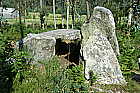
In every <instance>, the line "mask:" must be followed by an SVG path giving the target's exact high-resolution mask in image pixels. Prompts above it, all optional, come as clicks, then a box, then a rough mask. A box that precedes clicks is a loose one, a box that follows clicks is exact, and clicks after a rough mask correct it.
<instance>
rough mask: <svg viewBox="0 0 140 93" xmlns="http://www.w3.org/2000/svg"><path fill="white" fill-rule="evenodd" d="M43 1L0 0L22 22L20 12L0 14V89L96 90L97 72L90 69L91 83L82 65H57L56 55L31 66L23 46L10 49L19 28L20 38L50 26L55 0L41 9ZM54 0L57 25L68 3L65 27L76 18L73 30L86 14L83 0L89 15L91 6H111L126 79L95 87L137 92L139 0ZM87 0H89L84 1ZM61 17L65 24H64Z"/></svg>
mask: <svg viewBox="0 0 140 93" xmlns="http://www.w3.org/2000/svg"><path fill="white" fill-rule="evenodd" d="M41 1H44V0H0V7H3V8H9V7H13V8H15V9H17V10H20V12H21V22H22V24H19V18H18V17H17V18H14V19H4V18H3V19H0V93H51V92H54V93H63V92H64V93H79V92H81V93H89V91H95V92H97V91H96V90H97V89H96V88H97V86H98V85H96V83H95V82H96V80H97V79H98V77H97V76H96V75H95V74H93V73H92V72H91V79H90V83H87V81H86V80H85V78H84V74H83V65H82V64H81V65H76V66H70V67H68V68H65V69H64V68H62V67H61V65H60V63H61V61H60V60H59V58H58V57H54V58H53V59H52V60H50V61H46V60H44V61H43V62H40V63H39V64H38V65H31V59H32V58H31V57H30V55H29V54H28V53H27V52H26V51H18V50H15V49H14V47H15V46H14V45H15V43H16V42H17V41H18V40H19V39H21V28H22V30H23V32H24V37H25V36H26V35H27V34H29V33H40V32H47V31H50V30H54V19H53V18H54V14H53V11H52V10H53V9H52V5H53V4H52V3H53V1H52V0H45V1H46V2H44V3H43V8H40V6H41V5H40V2H41ZM55 1H56V6H55V8H56V14H55V17H56V25H57V29H61V28H66V21H67V20H66V18H67V15H66V9H67V6H68V5H69V6H70V11H69V28H72V24H73V17H74V24H73V25H74V27H73V28H74V29H81V25H82V24H83V23H84V22H85V20H86V19H87V16H86V15H87V11H88V8H87V7H88V6H87V4H89V11H90V15H91V14H92V11H93V8H94V7H95V6H97V5H98V6H104V7H106V8H109V9H110V10H111V11H112V12H113V15H114V17H115V22H116V24H117V25H116V33H117V37H118V41H119V47H120V54H121V55H120V56H118V60H119V63H120V67H121V70H122V71H123V75H124V76H125V78H126V80H127V82H128V84H127V85H125V86H119V85H99V86H100V87H99V88H101V89H104V90H112V91H115V89H116V90H122V91H124V92H129V93H140V84H138V83H137V82H135V81H133V80H131V78H132V76H133V74H134V73H135V72H140V71H139V68H138V57H140V25H138V24H140V23H138V22H139V19H137V20H136V18H139V15H138V14H137V13H138V12H139V9H140V6H139V4H140V2H134V1H136V0H69V2H66V0H65V1H64V0H55ZM86 1H87V2H88V3H85V2H86ZM137 1H139V0H137ZM68 3H69V4H68ZM134 5H135V7H136V8H135V7H134ZM72 7H73V8H72ZM132 7H133V9H134V12H133V14H134V16H133V18H132V25H131V26H129V27H128V23H127V22H128V13H129V10H130V8H132ZM73 10H74V11H73ZM0 11H1V10H0ZM42 12H45V21H44V24H45V28H44V29H42V28H41V27H40V25H41V23H40V14H41V13H42ZM73 15H74V16H73ZM2 17H3V16H2V14H1V16H0V18H2ZM63 17H64V27H62V19H63ZM6 20H7V21H6ZM3 21H4V22H3ZM20 27H21V28H20ZM97 93H98V92H97Z"/></svg>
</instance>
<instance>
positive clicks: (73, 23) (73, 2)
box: [72, 0, 75, 29]
mask: <svg viewBox="0 0 140 93" xmlns="http://www.w3.org/2000/svg"><path fill="white" fill-rule="evenodd" d="M74 5H75V1H74V0H72V29H73V27H74V25H75V21H74V20H75V19H74V8H75V6H74Z"/></svg>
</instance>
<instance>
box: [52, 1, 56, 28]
mask: <svg viewBox="0 0 140 93" xmlns="http://www.w3.org/2000/svg"><path fill="white" fill-rule="evenodd" d="M53 17H54V28H55V29H56V17H55V0H53Z"/></svg>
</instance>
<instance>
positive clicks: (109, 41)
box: [81, 7, 125, 84]
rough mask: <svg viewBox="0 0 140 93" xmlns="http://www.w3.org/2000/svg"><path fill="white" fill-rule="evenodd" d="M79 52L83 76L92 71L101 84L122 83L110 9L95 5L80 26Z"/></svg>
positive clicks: (87, 76)
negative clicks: (83, 71) (81, 37)
mask: <svg viewBox="0 0 140 93" xmlns="http://www.w3.org/2000/svg"><path fill="white" fill-rule="evenodd" d="M81 33H82V36H83V40H82V45H81V53H82V56H83V58H84V60H85V77H86V78H87V79H89V77H90V76H89V72H90V71H92V72H93V73H94V74H96V75H97V77H98V80H97V81H98V83H101V84H124V83H125V80H124V77H123V76H122V72H121V70H120V66H119V63H118V60H117V57H116V55H119V47H118V41H117V38H116V35H115V22H114V18H113V15H112V13H111V11H110V10H108V9H106V8H104V7H95V8H94V12H93V16H92V17H91V18H90V20H89V22H88V23H85V24H84V25H83V26H82V30H81Z"/></svg>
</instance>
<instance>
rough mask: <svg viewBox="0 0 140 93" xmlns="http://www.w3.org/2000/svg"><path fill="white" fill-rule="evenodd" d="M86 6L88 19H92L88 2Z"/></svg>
mask: <svg viewBox="0 0 140 93" xmlns="http://www.w3.org/2000/svg"><path fill="white" fill-rule="evenodd" d="M86 5H87V19H89V17H90V10H89V2H88V1H87V0H86Z"/></svg>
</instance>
